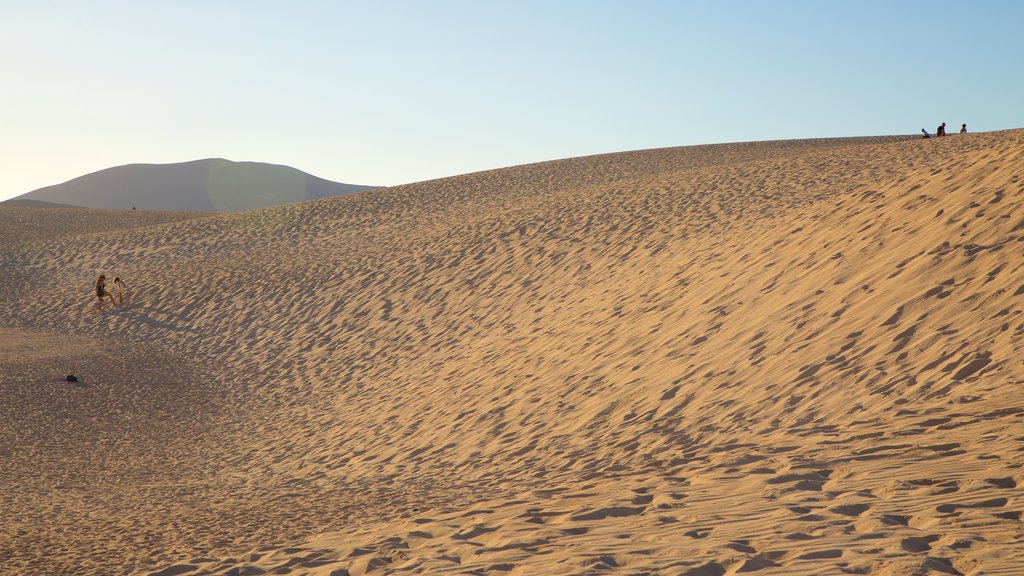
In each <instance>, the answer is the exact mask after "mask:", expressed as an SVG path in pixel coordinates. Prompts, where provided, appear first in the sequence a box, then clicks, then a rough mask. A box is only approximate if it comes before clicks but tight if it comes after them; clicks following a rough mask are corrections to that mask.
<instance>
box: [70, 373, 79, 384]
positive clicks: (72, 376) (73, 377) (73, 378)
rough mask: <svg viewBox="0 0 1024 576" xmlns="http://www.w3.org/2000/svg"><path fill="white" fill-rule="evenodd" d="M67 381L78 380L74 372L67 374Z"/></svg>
mask: <svg viewBox="0 0 1024 576" xmlns="http://www.w3.org/2000/svg"><path fill="white" fill-rule="evenodd" d="M68 382H78V378H76V377H75V375H74V374H68Z"/></svg>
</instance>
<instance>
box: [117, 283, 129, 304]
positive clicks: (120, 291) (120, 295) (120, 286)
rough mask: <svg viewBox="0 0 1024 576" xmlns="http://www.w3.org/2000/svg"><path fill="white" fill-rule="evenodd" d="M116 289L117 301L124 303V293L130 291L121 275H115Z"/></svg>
mask: <svg viewBox="0 0 1024 576" xmlns="http://www.w3.org/2000/svg"><path fill="white" fill-rule="evenodd" d="M114 291H116V292H117V303H118V304H124V295H125V292H127V291H128V286H127V285H125V283H124V280H121V277H120V276H114Z"/></svg>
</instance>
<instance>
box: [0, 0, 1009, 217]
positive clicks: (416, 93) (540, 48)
mask: <svg viewBox="0 0 1024 576" xmlns="http://www.w3.org/2000/svg"><path fill="white" fill-rule="evenodd" d="M0 15H2V17H0V200H3V199H6V198H10V197H14V196H17V195H20V194H23V193H26V192H29V191H31V190H34V189H36V188H40V187H43V186H48V185H51V184H58V183H61V182H64V181H67V180H70V179H72V178H75V177H77V176H81V175H83V174H87V173H90V172H94V171H97V170H101V169H104V168H108V167H111V166H117V165H122V164H130V163H138V162H141V163H165V162H184V161H188V160H195V159H199V158H209V157H220V158H228V159H231V160H239V161H241V160H249V161H258V162H270V163H275V164H287V165H289V166H293V167H295V168H298V169H300V170H304V171H306V172H309V173H312V174H314V175H316V176H320V177H322V178H327V179H329V180H335V181H339V182H345V183H351V184H368V185H394V184H401V183H408V182H415V181H421V180H428V179H432V178H439V177H445V176H453V175H456V174H463V173H467V172H474V171H478V170H486V169H491V168H501V167H506V166H512V165H517V164H524V163H529V162H538V161H543V160H553V159H557V158H566V157H573V156H583V155H588V154H598V153H604V152H616V151H624V150H637V149H644V148H658V147H666V146H683V145H692V144H708V143H717V142H736V141H751V140H777V139H790V138H816V137H835V136H857V135H880V134H911V133H917V132H919V131H920V129H921V128H927V129H928V130H929V131H930V132H931V131H934V129H935V127H936V126H937V125H938V124H939V123H940V122H943V121H944V122H946V123H947V124H948V126H949V128H950V132H956V131H957V130H958V129H959V126H960V124H961V123H963V122H966V123H967V124H968V127H969V129H970V130H972V131H988V130H1000V129H1007V128H1020V127H1024V105H1022V103H1024V73H1021V70H1022V64H1021V62H1022V61H1024V34H1021V32H1020V24H1021V22H1024V2H1019V1H1016V0H1005V1H997V0H988V1H976V2H963V1H956V2H954V1H943V0H927V1H924V0H922V1H911V0H908V1H902V2H894V1H892V0H885V1H873V0H858V1H853V0H851V1H838V0H837V1H816V0H805V1H785V0H773V1H770V2H768V1H760V0H750V1H740V0H734V1H729V0H723V1H714V2H712V1H710V0H709V1H706V2H688V1H684V0H666V1H654V0H620V1H605V0H541V1H533V0H514V1H513V0H509V1H504V0H475V1H469V0H466V1H457V0H429V1H427V0H419V1H416V0H406V1H400V0H367V1H360V2H355V1H326V0H325V1H314V0H296V1H294V2H281V1H277V2H272V1H260V0H250V1H226V0H225V1H218V0H202V1H200V0H178V1H175V2H167V1H162V2H153V1H147V0H132V1H124V2H112V1H104V0H93V1H90V2H84V1H70V0H67V1H54V0H33V1H28V0H0Z"/></svg>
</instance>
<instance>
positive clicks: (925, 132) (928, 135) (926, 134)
mask: <svg viewBox="0 0 1024 576" xmlns="http://www.w3.org/2000/svg"><path fill="white" fill-rule="evenodd" d="M921 134H924V137H925V138H931V135H930V134H928V131H927V130H925V129H924V128H921Z"/></svg>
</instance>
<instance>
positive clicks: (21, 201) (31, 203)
mask: <svg viewBox="0 0 1024 576" xmlns="http://www.w3.org/2000/svg"><path fill="white" fill-rule="evenodd" d="M0 206H14V207H17V208H81V206H72V205H70V204H57V203H56V202H43V201H42V200H28V199H26V198H25V196H24V195H22V196H19V197H17V198H11V199H10V200H4V201H3V202H0Z"/></svg>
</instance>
